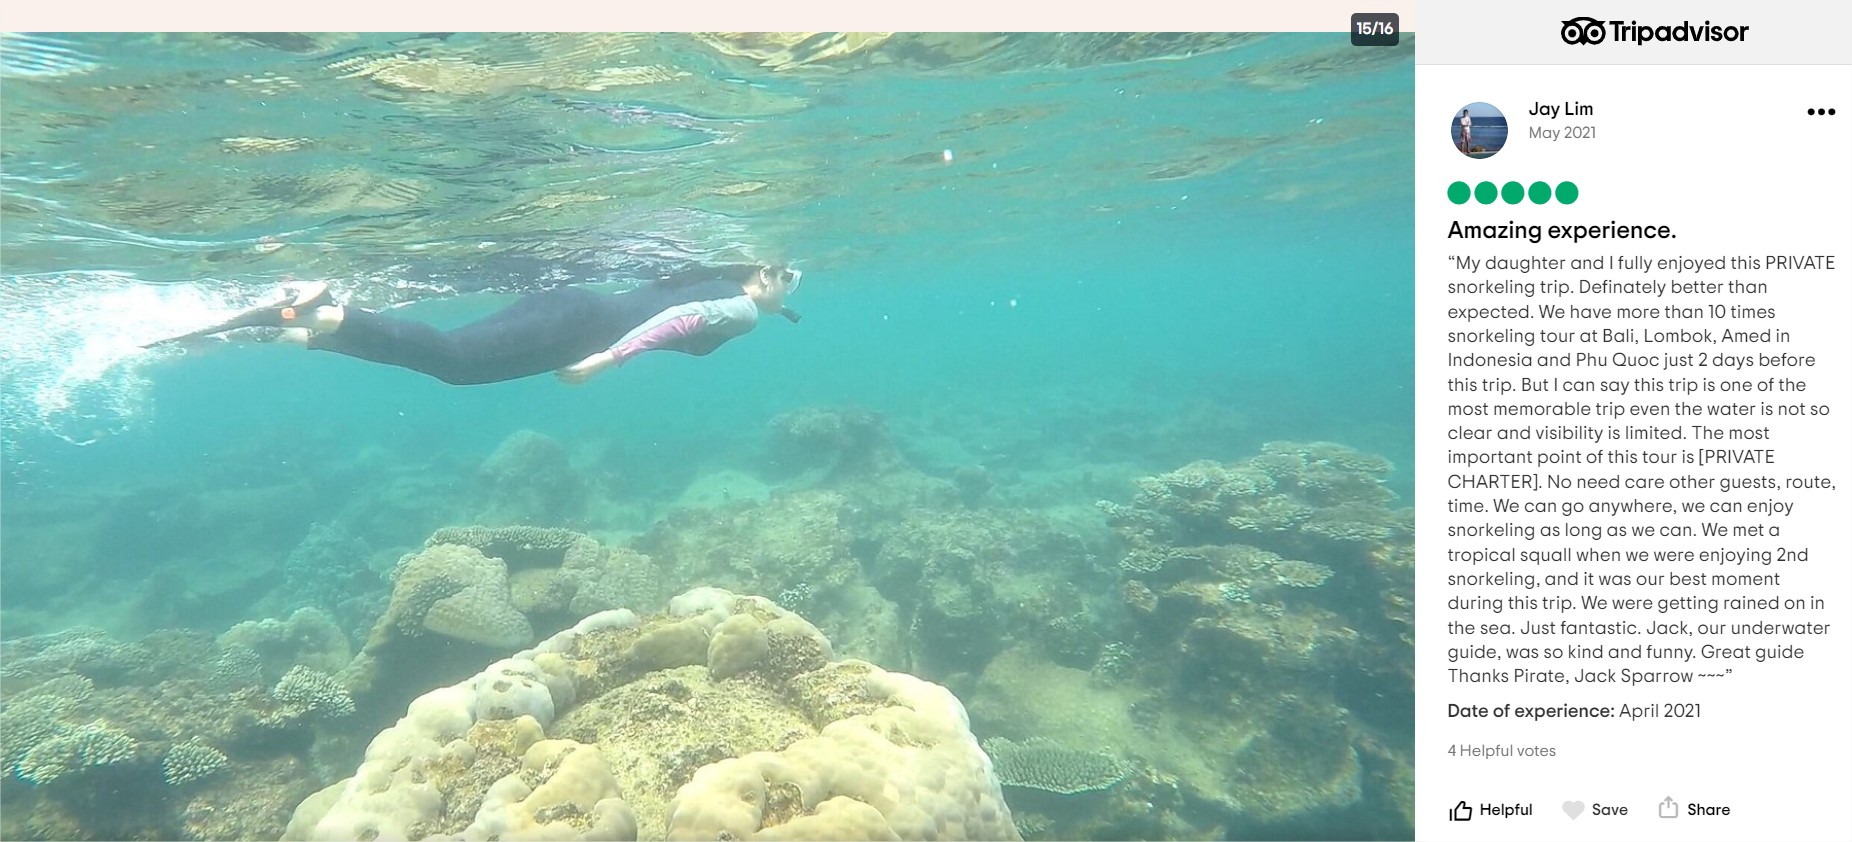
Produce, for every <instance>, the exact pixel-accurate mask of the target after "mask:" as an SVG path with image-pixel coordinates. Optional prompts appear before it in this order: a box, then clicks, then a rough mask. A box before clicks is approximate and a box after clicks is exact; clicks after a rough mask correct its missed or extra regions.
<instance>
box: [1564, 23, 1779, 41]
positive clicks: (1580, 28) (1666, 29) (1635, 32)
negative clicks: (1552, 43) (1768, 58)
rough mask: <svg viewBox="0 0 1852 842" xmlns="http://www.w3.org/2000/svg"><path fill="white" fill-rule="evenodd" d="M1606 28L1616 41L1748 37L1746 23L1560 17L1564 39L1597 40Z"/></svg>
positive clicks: (1726, 39)
mask: <svg viewBox="0 0 1852 842" xmlns="http://www.w3.org/2000/svg"><path fill="white" fill-rule="evenodd" d="M1609 30H1613V35H1614V40H1615V42H1616V43H1618V42H1621V41H1631V42H1633V43H1634V45H1636V46H1638V45H1642V44H1650V43H1652V42H1654V41H1662V42H1667V43H1681V42H1682V43H1694V42H1695V43H1702V42H1707V41H1708V42H1717V41H1742V40H1745V39H1747V38H1748V37H1749V27H1747V26H1723V25H1721V24H1714V23H1711V22H1710V21H1705V22H1703V23H1692V22H1691V21H1680V22H1679V23H1675V24H1667V25H1664V26H1654V25H1652V24H1645V23H1641V22H1639V21H1637V20H1629V21H1618V20H1610V21H1599V20H1595V19H1594V18H1591V17H1579V18H1570V19H1569V20H1566V21H1563V31H1562V35H1563V43H1565V44H1599V43H1602V42H1603V41H1606V40H1608V34H1609Z"/></svg>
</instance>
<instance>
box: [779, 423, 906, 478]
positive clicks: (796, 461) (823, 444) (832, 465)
mask: <svg viewBox="0 0 1852 842" xmlns="http://www.w3.org/2000/svg"><path fill="white" fill-rule="evenodd" d="M770 431H771V435H770V437H769V439H768V441H767V448H768V450H769V452H770V461H771V465H772V468H773V469H774V472H775V473H785V474H790V473H799V472H806V471H811V472H818V473H820V474H823V475H826V476H828V477H830V478H831V479H833V480H837V481H840V480H842V479H845V478H849V477H870V476H880V475H882V474H886V473H890V472H894V471H902V470H909V469H908V468H907V467H906V460H905V459H903V458H902V457H901V455H900V451H899V450H898V449H897V448H896V447H895V446H894V440H893V438H892V437H891V436H889V435H888V430H887V419H886V418H884V417H882V415H881V414H880V413H878V412H871V411H869V410H866V409H861V408H858V407H843V408H839V409H821V408H806V409H799V410H795V411H792V412H786V413H783V414H781V415H778V416H777V417H775V418H773V419H772V421H771V425H770Z"/></svg>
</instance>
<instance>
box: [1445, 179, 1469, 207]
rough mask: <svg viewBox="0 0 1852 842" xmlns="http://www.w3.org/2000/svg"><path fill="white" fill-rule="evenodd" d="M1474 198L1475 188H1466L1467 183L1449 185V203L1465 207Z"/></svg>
mask: <svg viewBox="0 0 1852 842" xmlns="http://www.w3.org/2000/svg"><path fill="white" fill-rule="evenodd" d="M1472 197H1473V188H1471V187H1468V186H1466V182H1464V181H1456V182H1454V183H1452V184H1449V185H1447V201H1449V202H1452V203H1454V204H1456V205H1464V204H1466V200H1467V199H1470V198H1472Z"/></svg>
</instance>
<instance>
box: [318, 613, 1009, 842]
mask: <svg viewBox="0 0 1852 842" xmlns="http://www.w3.org/2000/svg"><path fill="white" fill-rule="evenodd" d="M831 658H832V650H831V647H830V645H829V641H828V640H827V639H825V638H824V637H823V635H822V634H821V633H820V632H819V631H817V629H816V628H815V627H814V626H812V625H811V624H810V623H809V622H807V621H805V620H804V619H803V618H801V617H799V616H798V615H796V614H792V613H791V612H789V611H786V610H784V609H782V608H780V607H778V606H777V605H775V604H774V603H772V602H770V601H768V600H765V599H762V598H759V597H741V596H735V595H734V594H732V593H730V592H727V591H723V590H718V589H713V588H701V589H696V590H694V591H689V592H687V593H685V594H682V595H681V596H678V597H676V598H675V599H674V600H671V602H670V606H669V610H668V611H667V612H665V613H663V614H659V615H654V616H651V617H649V618H647V619H640V618H638V617H637V616H636V615H635V614H632V613H631V612H629V611H626V610H622V609H616V610H611V611H605V612H601V613H599V614H594V615H592V616H590V617H587V618H586V619H584V620H582V621H581V622H580V623H578V624H577V625H575V626H574V627H572V628H570V629H567V630H566V631H563V632H560V633H559V634H557V635H554V636H552V637H550V638H547V639H546V640H544V641H542V642H540V643H539V644H538V645H536V646H534V647H532V648H529V649H525V650H522V651H521V652H518V653H515V654H514V655H513V656H512V657H510V658H507V659H505V660H503V661H500V662H497V663H496V664H494V665H492V666H491V667H490V668H488V669H486V670H484V671H483V672H481V673H479V674H477V675H476V676H475V677H473V678H470V679H466V680H465V681H463V682H460V683H458V684H455V685H452V686H449V687H444V688H441V689H439V690H435V691H432V692H429V693H426V694H425V695H423V696H421V697H419V698H418V699H417V700H415V701H414V702H412V704H411V705H410V706H409V708H408V709H407V711H406V714H405V716H404V717H402V718H401V719H400V720H399V721H398V723H397V724H396V725H394V726H392V727H390V728H388V729H386V730H385V731H383V732H381V733H380V735H379V736H378V737H376V738H374V740H373V742H372V744H371V746H370V747H369V748H368V750H367V756H366V759H365V761H364V762H362V763H361V765H360V767H359V768H358V769H357V770H356V771H355V774H354V775H353V776H352V777H351V778H348V779H346V780H343V781H340V782H337V783H336V784H334V785H332V786H330V787H328V788H326V789H324V790H322V791H321V792H319V793H316V794H315V795H313V796H311V797H309V798H307V799H306V800H304V801H303V802H302V804H301V805H300V806H299V807H298V808H297V810H296V813H295V816H294V817H293V818H292V819H291V821H290V824H289V828H288V830H287V832H286V834H285V836H284V838H285V839H371V838H461V839H480V838H515V837H520V838H534V837H537V836H541V835H544V836H545V837H546V838H567V839H583V838H599V839H628V838H648V839H661V838H667V839H714V838H732V839H747V838H767V839H773V838H799V839H875V838H885V839H928V838H931V839H961V838H968V839H1016V838H1019V837H1018V836H1017V833H1016V829H1015V826H1014V825H1013V823H1012V822H1011V819H1010V812H1009V808H1008V807H1007V806H1005V804H1004V802H1003V799H1002V794H1001V791H1000V789H999V785H998V783H997V781H996V779H995V778H994V777H993V776H992V774H991V768H990V763H989V761H988V760H987V759H986V757H985V755H984V754H983V752H982V750H981V749H980V748H979V747H978V744H977V741H976V739H975V738H974V737H972V735H971V732H970V730H969V728H968V724H967V719H966V716H965V711H964V708H963V706H962V705H960V704H959V702H958V700H957V699H956V698H954V697H953V696H952V695H951V694H950V693H948V692H947V691H946V690H944V689H943V688H941V687H938V686H936V685H933V684H930V683H927V682H924V681H921V680H919V679H917V678H913V677H912V676H908V675H905V674H901V673H890V672H886V671H884V670H881V669H880V668H878V667H875V666H873V665H871V664H868V663H865V662H859V661H835V660H832V659H831Z"/></svg>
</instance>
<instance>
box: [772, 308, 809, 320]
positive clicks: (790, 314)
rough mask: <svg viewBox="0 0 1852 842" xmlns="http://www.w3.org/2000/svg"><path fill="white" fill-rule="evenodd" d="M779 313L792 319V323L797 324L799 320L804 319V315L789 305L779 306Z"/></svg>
mask: <svg viewBox="0 0 1852 842" xmlns="http://www.w3.org/2000/svg"><path fill="white" fill-rule="evenodd" d="M778 315H780V316H783V317H785V318H787V319H790V320H791V323H792V324H797V323H798V322H799V321H802V320H803V318H804V317H803V316H802V315H799V314H798V312H797V311H796V310H793V309H791V308H789V307H781V308H779V310H778Z"/></svg>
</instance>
